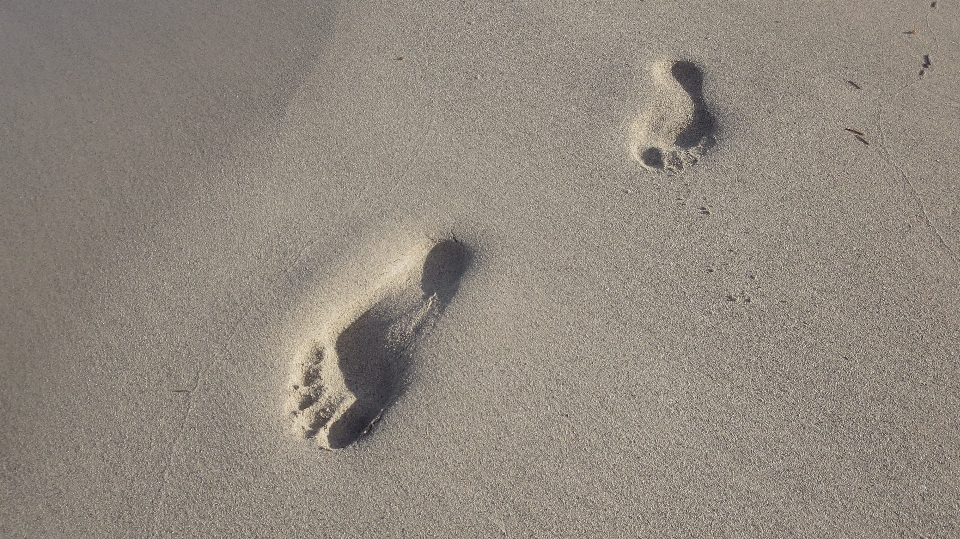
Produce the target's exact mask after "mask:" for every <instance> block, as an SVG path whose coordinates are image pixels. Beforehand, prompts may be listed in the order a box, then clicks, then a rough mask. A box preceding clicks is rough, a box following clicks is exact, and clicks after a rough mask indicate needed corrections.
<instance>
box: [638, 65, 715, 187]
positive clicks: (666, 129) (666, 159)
mask: <svg viewBox="0 0 960 539" xmlns="http://www.w3.org/2000/svg"><path fill="white" fill-rule="evenodd" d="M653 79H654V82H655V89H654V94H653V96H651V98H650V100H649V102H648V103H647V105H646V107H645V108H643V109H642V110H641V112H640V115H639V116H638V117H637V119H636V120H635V121H634V122H633V125H631V127H630V153H631V155H633V158H634V159H636V160H637V162H638V163H640V164H641V165H642V166H643V167H644V168H646V169H648V170H655V171H668V172H672V173H679V172H682V171H683V169H684V168H686V167H688V166H690V165H692V164H694V163H696V162H697V159H699V158H700V156H702V155H703V154H704V153H706V151H707V150H709V149H710V148H712V147H713V146H714V145H715V144H716V141H715V139H714V136H713V135H714V127H715V125H714V120H713V116H712V115H711V114H710V111H708V110H707V107H706V105H705V104H704V101H703V73H702V72H701V71H700V69H699V68H698V67H697V66H696V65H694V64H693V63H691V62H687V61H679V62H674V61H666V62H658V63H657V64H655V65H654V66H653Z"/></svg>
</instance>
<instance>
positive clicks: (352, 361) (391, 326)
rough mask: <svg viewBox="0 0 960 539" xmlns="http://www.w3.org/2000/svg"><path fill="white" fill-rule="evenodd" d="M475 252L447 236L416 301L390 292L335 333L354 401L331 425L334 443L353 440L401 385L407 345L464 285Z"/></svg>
mask: <svg viewBox="0 0 960 539" xmlns="http://www.w3.org/2000/svg"><path fill="white" fill-rule="evenodd" d="M471 259H472V255H471V253H470V251H469V250H468V249H467V248H466V247H465V246H464V245H463V244H462V243H460V242H458V241H455V240H443V241H440V242H438V243H437V244H436V245H434V247H433V248H432V249H431V250H430V252H429V253H428V254H427V256H426V258H425V259H424V263H423V274H422V277H421V280H420V288H421V294H420V295H419V296H420V297H419V298H416V297H413V298H412V299H413V301H410V300H407V301H404V298H405V297H407V296H405V294H406V293H407V292H413V294H416V292H415V291H405V292H401V293H400V294H401V296H403V297H401V298H399V299H398V298H387V299H385V300H383V301H381V302H380V303H378V304H376V305H374V306H373V307H372V308H371V309H370V310H369V311H367V312H365V313H364V314H363V315H361V316H360V317H359V318H358V319H357V320H356V321H355V322H354V323H353V324H351V325H350V326H349V327H347V328H346V329H345V330H344V331H343V333H341V334H340V336H339V337H338V338H337V341H336V351H337V356H338V357H339V366H340V370H341V371H342V373H343V379H344V383H345V385H346V386H347V389H349V390H350V392H351V393H353V395H354V397H355V398H356V401H355V402H354V403H353V404H352V405H351V406H350V408H349V409H347V410H346V411H345V412H344V413H343V415H341V416H340V418H339V419H337V420H336V421H335V422H334V423H333V424H332V425H330V430H329V445H330V448H331V449H340V448H343V447H346V446H348V445H350V444H352V443H353V442H354V441H356V440H357V439H358V438H359V437H360V436H362V435H363V434H364V433H366V432H367V430H369V428H370V426H371V425H372V424H373V423H374V422H376V421H377V419H378V418H379V416H380V414H381V413H382V412H383V410H384V409H385V408H386V407H387V406H389V405H390V404H391V403H392V402H393V401H394V400H395V399H396V398H397V397H399V396H400V392H401V390H402V387H403V380H404V378H405V373H406V371H407V368H408V366H409V359H410V358H409V354H408V350H409V349H410V347H411V345H412V344H413V343H414V342H415V341H416V339H417V337H418V336H419V335H420V334H421V333H422V332H423V330H424V329H426V328H427V327H429V325H430V324H431V323H432V322H433V320H435V319H436V318H437V317H438V316H439V315H440V313H441V312H442V311H443V309H444V307H446V305H447V303H449V302H450V300H451V299H452V298H453V296H454V295H455V294H456V292H457V290H458V289H459V288H460V279H461V277H462V276H463V274H464V272H465V271H466V270H467V267H468V266H469V265H470V261H471Z"/></svg>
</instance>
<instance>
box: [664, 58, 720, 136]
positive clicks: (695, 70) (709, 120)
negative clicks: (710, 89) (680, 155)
mask: <svg viewBox="0 0 960 539" xmlns="http://www.w3.org/2000/svg"><path fill="white" fill-rule="evenodd" d="M670 74H671V75H673V78H675V79H676V80H677V82H678V83H680V87H681V88H683V89H684V91H685V92H687V94H688V95H689V96H690V99H691V100H692V101H693V120H692V121H691V122H690V125H688V126H687V127H686V128H685V129H684V130H683V131H681V132H680V134H678V135H677V139H676V142H675V144H676V145H677V147H679V148H684V149H690V148H693V147H696V146H698V145H699V146H704V147H710V146H712V145H713V128H714V120H713V116H712V115H711V114H710V111H708V110H707V106H706V103H705V102H704V99H703V72H701V71H700V68H699V67H697V66H696V64H694V63H693V62H687V61H679V62H675V63H674V64H673V66H672V67H671V68H670Z"/></svg>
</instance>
